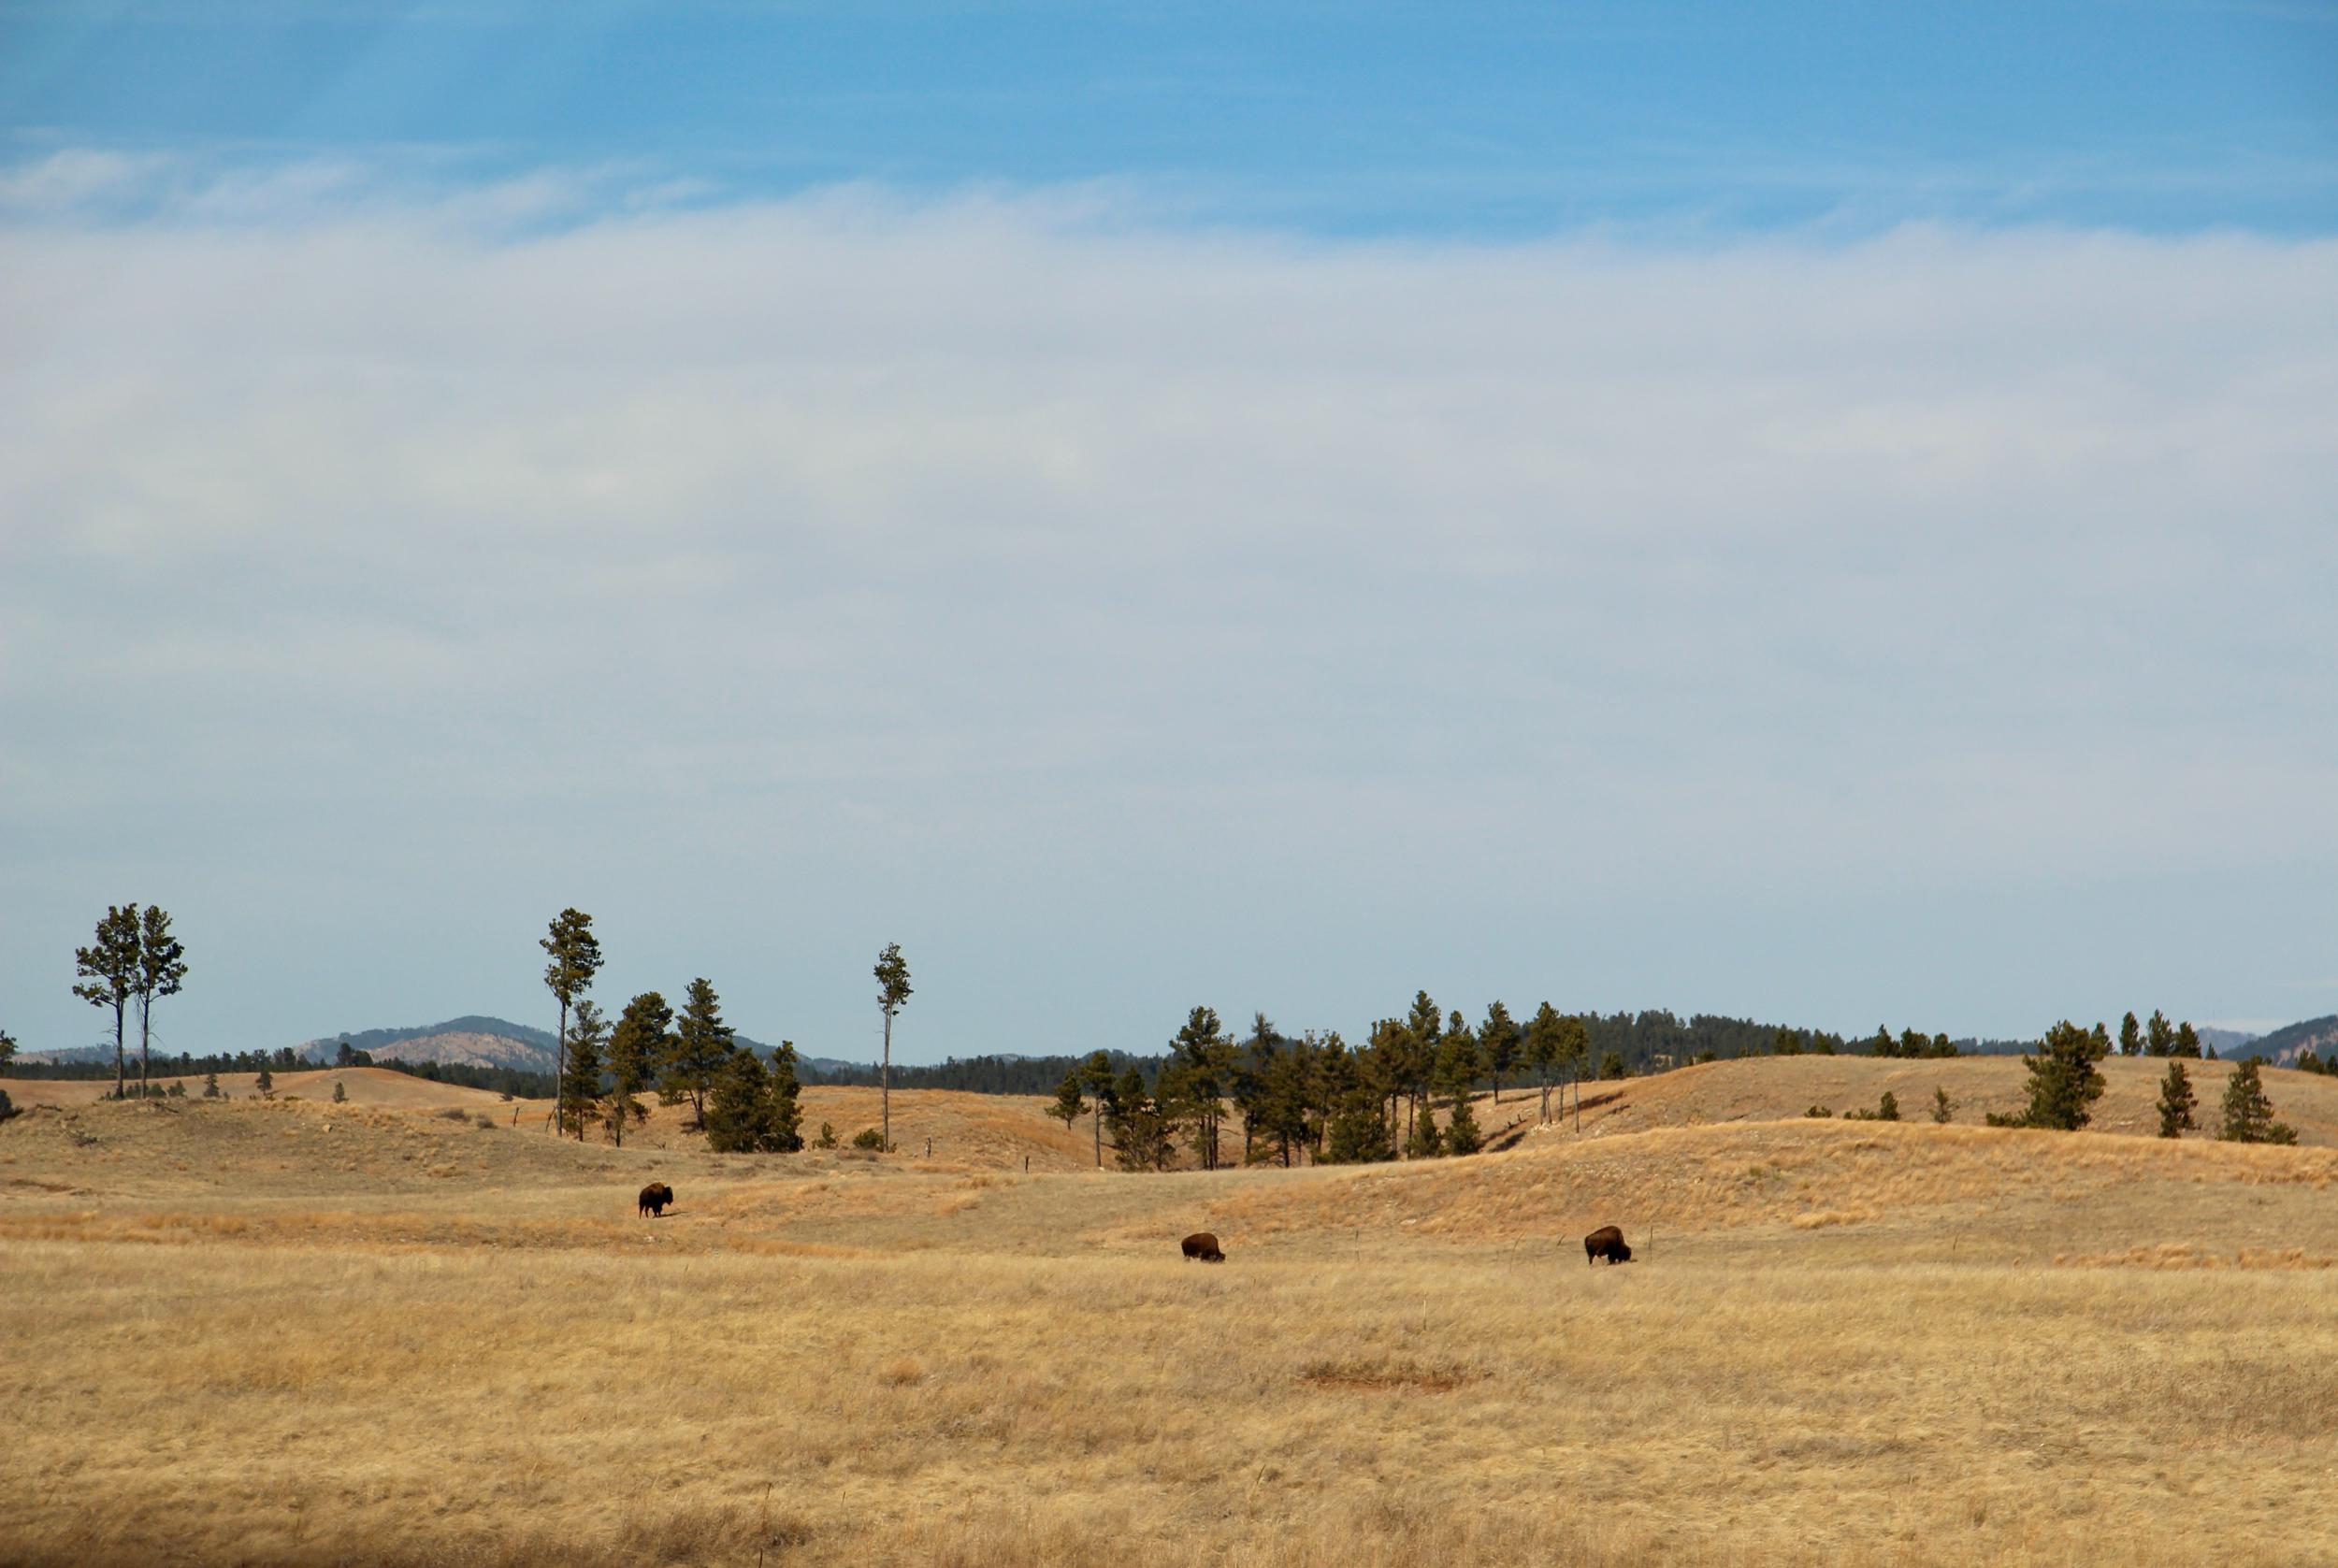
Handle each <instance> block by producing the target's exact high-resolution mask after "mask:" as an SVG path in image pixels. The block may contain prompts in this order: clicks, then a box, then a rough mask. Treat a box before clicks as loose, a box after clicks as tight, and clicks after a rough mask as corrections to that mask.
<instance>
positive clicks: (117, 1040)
mask: <svg viewBox="0 0 2338 1568" xmlns="http://www.w3.org/2000/svg"><path fill="white" fill-rule="evenodd" d="M138 957H139V943H138V906H137V905H136V904H108V906H107V908H106V913H105V914H104V916H103V917H101V918H100V919H99V920H98V922H97V933H96V939H95V940H94V942H91V944H90V945H89V946H87V947H78V948H75V949H74V952H73V966H74V973H75V974H77V975H79V977H80V978H79V980H78V981H77V982H76V983H75V985H74V987H73V994H74V995H75V996H77V997H79V998H80V999H81V1000H83V1001H86V1002H88V1003H89V1004H90V1005H91V1006H92V1007H96V1008H111V1009H112V1010H113V1015H114V1094H115V1095H116V1096H117V1097H119V1096H120V1095H121V1094H122V1091H123V1083H124V1077H125V1075H124V1073H123V1057H122V1052H123V1043H122V1042H123V1010H124V1009H126V1008H127V1007H128V1006H129V1004H130V999H131V998H132V997H134V996H136V995H137V986H138Z"/></svg>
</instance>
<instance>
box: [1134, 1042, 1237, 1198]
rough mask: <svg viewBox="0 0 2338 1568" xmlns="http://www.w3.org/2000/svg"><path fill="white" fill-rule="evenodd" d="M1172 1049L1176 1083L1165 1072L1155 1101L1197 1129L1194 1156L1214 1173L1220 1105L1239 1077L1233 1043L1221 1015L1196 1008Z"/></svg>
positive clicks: (1158, 1085)
mask: <svg viewBox="0 0 2338 1568" xmlns="http://www.w3.org/2000/svg"><path fill="white" fill-rule="evenodd" d="M1169 1048H1170V1051H1171V1053H1172V1056H1171V1059H1170V1063H1169V1065H1170V1067H1172V1068H1175V1069H1176V1077H1175V1079H1174V1081H1172V1080H1171V1079H1170V1078H1169V1074H1168V1071H1167V1070H1166V1069H1164V1070H1163V1073H1162V1078H1163V1082H1162V1084H1157V1085H1155V1086H1154V1092H1155V1095H1156V1096H1157V1097H1158V1098H1159V1099H1160V1100H1162V1102H1163V1104H1162V1108H1163V1110H1164V1112H1167V1113H1168V1114H1169V1115H1170V1116H1171V1119H1173V1120H1181V1121H1184V1122H1186V1123H1187V1124H1188V1125H1190V1126H1191V1129H1192V1140H1193V1152H1194V1153H1195V1154H1196V1155H1198V1156H1199V1157H1200V1158H1201V1161H1202V1169H1203V1170H1205V1171H1215V1170H1217V1169H1218V1155H1219V1138H1218V1133H1219V1122H1220V1117H1221V1115H1222V1110H1221V1105H1220V1102H1221V1101H1222V1100H1224V1098H1225V1094H1226V1090H1227V1088H1228V1086H1229V1085H1230V1082H1231V1080H1232V1079H1233V1076H1234V1042H1233V1041H1231V1040H1229V1039H1227V1038H1226V1033H1225V1029H1223V1027H1222V1026H1221V1025H1220V1023H1219V1021H1218V1014H1217V1010H1216V1009H1214V1008H1208V1007H1196V1008H1194V1009H1193V1010H1192V1012H1191V1013H1190V1014H1187V1015H1186V1020H1185V1026H1184V1027H1183V1028H1182V1029H1178V1030H1177V1032H1176V1035H1174V1036H1173V1037H1171V1039H1170V1042H1169Z"/></svg>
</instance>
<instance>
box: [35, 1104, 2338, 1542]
mask: <svg viewBox="0 0 2338 1568" xmlns="http://www.w3.org/2000/svg"><path fill="white" fill-rule="evenodd" d="M219 1109H220V1108H216V1107H215V1108H212V1111H211V1112H207V1113H203V1114H200V1115H190V1116H187V1117H182V1118H180V1120H179V1121H178V1122H177V1123H176V1124H173V1125H168V1126H166V1119H165V1118H160V1117H153V1116H152V1115H149V1116H148V1119H147V1120H145V1121H143V1122H133V1121H130V1120H128V1118H131V1117H136V1116H138V1115H144V1114H146V1113H144V1112H143V1108H140V1107H137V1106H105V1107H94V1108H91V1109H90V1110H88V1111H86V1112H79V1113H72V1115H76V1116H78V1117H79V1122H78V1123H77V1124H76V1125H77V1126H78V1127H79V1129H81V1130H80V1136H82V1137H89V1138H92V1139H94V1142H92V1143H90V1144H79V1143H77V1142H75V1141H74V1140H73V1139H72V1138H71V1137H62V1138H60V1137H59V1136H58V1134H59V1131H60V1129H62V1128H63V1126H64V1118H65V1115H67V1114H66V1113H58V1112H50V1113H44V1114H42V1115H41V1116H39V1117H37V1118H23V1119H21V1120H20V1122H19V1123H12V1124H8V1126H7V1127H6V1128H0V1177H5V1178H6V1180H5V1182H0V1408H5V1409H7V1411H8V1412H9V1441H8V1442H7V1444H5V1445H0V1488H5V1495H6V1496H7V1497H8V1498H9V1499H10V1500H11V1501H10V1507H9V1510H8V1518H7V1529H6V1531H5V1532H0V1561H9V1562H25V1563H39V1564H51V1563H68V1562H70V1563H96V1564H107V1563H113V1562H191V1563H214V1562H241V1563H253V1564H277V1563H282V1564H325V1563H373V1562H387V1563H404V1562H412V1563H425V1562H428V1563H440V1562H456V1563H478V1564H507V1563H508V1564H535V1563H546V1564H549V1563H556V1562H561V1563H565V1562H583V1563H618V1562H624V1563H642V1562H665V1563H675V1564H700V1563H704V1564H716V1563H749V1562H757V1563H785V1562H790V1561H796V1562H804V1563H812V1562H830V1561H859V1562H869V1563H875V1564H890V1563H905V1564H906V1563H917V1564H964V1565H967V1568H973V1565H975V1564H1006V1565H1015V1564H1028V1565H1031V1568H1043V1565H1046V1568H1052V1565H1085V1564H1104V1563H1110V1564H1112V1565H1113V1568H1130V1565H1133V1564H1149V1563H1163V1564H1167V1563H1221V1564H1229V1565H1231V1564H1253V1563H1256V1564H1267V1565H1275V1568H1315V1565H1319V1564H1320V1565H1323V1568H1331V1565H1333V1564H1340V1565H1348V1564H1367V1565H1370V1564H1378V1565H1385V1568H1409V1565H1412V1564H1422V1565H1426V1564H1428V1563H1431V1562H1437V1563H1450V1562H1457V1561H1458V1562H1502V1563H1510V1562H1535V1563H1551V1564H1617V1565H1621V1564H1627V1563H1635V1564H1636V1563H1695V1564H1704V1563H1711V1564H1738V1565H1747V1568H1754V1565H1762V1564H1772V1563H1806V1562H1807V1563H1818V1562H1828V1563H1836V1562H1846V1563H1853V1564H1879V1565H1880V1564H1930V1563H1943V1564H1944V1563H1973V1562H1978V1563H2002V1564H2012V1563H2057V1564H2058V1563H2078V1562H2087V1563H2093V1562H2121V1563H2125V1562H2140V1563H2147V1564H2149V1563H2169V1564H2172V1563H2193V1562H2209V1561H2215V1562H2220V1563H2240V1564H2274V1563H2285V1564H2286V1563H2297V1562H2312V1561H2338V1496H2333V1495H2332V1493H2331V1489H2330V1488H2329V1486H2328V1478H2329V1476H2330V1475H2331V1474H2332V1471H2333V1468H2334V1467H2338V1267H2331V1266H2328V1265H2330V1264H2331V1263H2332V1262H2333V1260H2338V1194H2333V1193H2331V1191H2330V1190H2329V1187H2330V1184H2331V1180H2332V1177H2333V1172H2334V1170H2338V1155H2334V1154H2332V1153H2331V1152H2330V1151H2326V1150H2266V1149H2232V1148H2220V1147H2215V1146H2213V1145H2199V1144H2182V1145H2169V1144H2157V1143H2154V1142H2150V1141H2144V1140H2130V1139H2122V1138H2107V1137H2105V1138H2096V1137H2093V1136H2091V1135H2078V1136H2055V1135H2047V1134H2028V1133H2010V1132H2001V1131H1993V1130H1986V1129H1958V1128H1948V1129H1936V1128H1930V1127H1899V1128H1894V1127H1888V1126H1886V1127H1880V1128H1879V1127H1872V1126H1868V1125H1857V1126H1853V1127H1845V1126H1843V1125H1842V1124H1840V1123H1823V1122H1815V1123H1800V1124H1793V1123H1772V1124H1763V1125H1745V1126H1733V1127H1723V1128H1684V1129H1671V1130H1667V1131H1663V1132H1657V1133H1652V1134H1641V1135H1622V1134H1619V1135H1615V1136H1610V1137H1607V1138H1601V1139H1586V1140H1584V1141H1583V1142H1582V1143H1580V1144H1562V1143H1560V1142H1558V1141H1556V1140H1553V1139H1539V1138H1538V1139H1537V1140H1534V1141H1531V1142H1530V1144H1529V1145H1528V1146H1527V1147H1525V1148H1523V1149H1522V1150H1520V1151H1519V1152H1516V1153H1514V1154H1509V1155H1504V1156H1495V1157H1487V1158H1480V1159H1477V1160H1470V1161H1456V1162H1451V1163H1443V1164H1436V1165H1424V1166H1422V1167H1420V1168H1416V1169H1411V1170H1394V1171H1391V1170H1386V1169H1382V1170H1375V1171H1368V1172H1349V1171H1329V1170H1327V1171H1322V1172H1312V1171H1299V1172H1280V1171H1273V1172H1236V1173H1231V1174H1228V1173H1220V1174H1217V1175H1201V1174H1172V1175H1168V1176H1161V1177H1121V1176H1116V1175H1095V1174H1048V1175H1039V1174H1034V1175H1032V1176H1029V1177H1025V1176H1023V1175H1022V1174H1021V1173H1020V1172H967V1171H963V1170H951V1169H945V1168H939V1167H927V1168H923V1169H919V1168H916V1165H915V1162H908V1161H901V1160H894V1161H886V1162H882V1163H878V1162H873V1161H865V1160H863V1161H847V1160H842V1159H839V1158H835V1157H814V1156H804V1157H791V1158H775V1159H766V1160H753V1159H746V1158H724V1157H708V1156H704V1155H695V1156H683V1155H678V1154H676V1153H673V1152H671V1151H666V1152H643V1153H639V1154H636V1153H635V1152H633V1151H628V1153H627V1158H624V1159H622V1160H619V1159H616V1158H614V1156H613V1151H605V1150H598V1149H593V1148H589V1147H588V1148H587V1149H585V1150H582V1151H580V1150H578V1149H577V1147H576V1145H574V1144H565V1145H564V1144H557V1143H556V1142H555V1141H554V1140H551V1139H538V1138H527V1137H525V1136H524V1135H515V1134H512V1133H510V1132H508V1131H487V1130H484V1129H478V1130H476V1131H473V1132H468V1133H464V1134H462V1135H463V1136H469V1137H475V1138H477V1139H479V1140H482V1141H484V1142H485V1144H487V1146H488V1147H489V1148H491V1149H493V1150H496V1151H497V1153H496V1155H495V1157H494V1158H495V1160H496V1161H498V1163H496V1164H495V1169H494V1170H493V1172H492V1173H491V1175H489V1176H482V1175H480V1174H478V1173H477V1172H476V1171H475V1170H470V1169H468V1168H467V1169H466V1171H465V1172H462V1173H458V1174H457V1175H455V1176H451V1177H445V1178H432V1177H429V1176H427V1175H423V1174H414V1173H408V1172H406V1171H405V1168H406V1167H408V1166H410V1165H411V1164H412V1163H413V1162H411V1161H409V1160H407V1159H405V1158H401V1156H402V1155H403V1154H405V1153H409V1152H411V1149H410V1148H409V1147H408V1144H410V1143H411V1141H412V1140H415V1139H418V1138H429V1137H432V1136H444V1137H447V1138H449V1139H450V1140H451V1139H453V1138H454V1136H455V1133H454V1132H453V1131H450V1132H449V1133H447V1134H444V1135H440V1134H437V1133H435V1132H434V1131H433V1130H432V1129H427V1128H410V1127H409V1126H407V1125H405V1122H406V1118H401V1117H397V1116H392V1115H388V1114H386V1113H382V1114H377V1116H376V1119H372V1120H362V1121H361V1122H360V1123H359V1125H357V1126H353V1127H351V1128H349V1129H346V1130H345V1132H344V1131H336V1133H335V1134H334V1135H333V1136H334V1137H335V1138H340V1137H343V1136H347V1137H349V1138H351V1139H353V1140H356V1139H360V1138H362V1139H363V1140H364V1141H365V1142H364V1144H363V1150H364V1152H361V1153H360V1154H359V1156H358V1158H359V1160H360V1163H361V1164H362V1163H364V1162H366V1161H373V1160H379V1161H385V1162H387V1163H388V1164H390V1165H395V1166H397V1167H399V1168H400V1170H399V1172H398V1173H397V1174H395V1175H388V1174H385V1175H384V1176H382V1178H381V1180H382V1182H384V1183H385V1184H387V1185H385V1186H382V1187H367V1188H358V1189H352V1190H349V1191H346V1192H343V1193H340V1194H339V1195H334V1194H330V1193H326V1194H322V1195H320V1194H317V1193H310V1194H306V1195H304V1194H303V1193H301V1192H300V1191H299V1190H298V1187H297V1183H296V1179H295V1178H296V1175H297V1172H290V1173H287V1172H273V1171H271V1172H267V1174H268V1175H269V1177H270V1182H269V1183H268V1185H267V1189H266V1190H265V1191H264V1192H260V1193H257V1194H244V1193H241V1192H238V1191H237V1190H236V1189H235V1184H234V1182H233V1180H232V1179H231V1180H230V1181H229V1182H228V1183H227V1184H226V1186H225V1187H224V1188H209V1187H207V1188H205V1189H203V1190H200V1191H197V1190H195V1189H193V1188H190V1189H189V1190H188V1191H186V1192H183V1193H182V1192H174V1191H172V1190H171V1189H169V1187H167V1185H166V1181H165V1174H166V1173H167V1172H168V1166H167V1164H166V1163H165V1164H163V1165H161V1166H160V1167H159V1171H160V1172H162V1173H159V1174H158V1173H157V1172H156V1171H154V1170H150V1169H149V1168H148V1165H146V1164H140V1163H139V1162H138V1161H136V1160H133V1159H131V1158H128V1156H127V1154H126V1153H125V1146H126V1145H129V1144H133V1143H135V1142H136V1141H137V1138H139V1137H140V1136H145V1137H149V1138H153V1139H172V1138H195V1137H197V1136H209V1135H210V1134H211V1133H213V1132H222V1129H226V1128H228V1127H229V1126H230V1124H231V1123H233V1124H244V1123H248V1124H250V1125H249V1127H248V1128H243V1129H241V1130H245V1131H252V1132H255V1133H257V1134H260V1135H262V1136H260V1138H259V1139H258V1140H257V1141H256V1142H254V1143H253V1144H251V1145H250V1146H249V1147H247V1146H246V1144H245V1143H244V1142H242V1141H239V1140H238V1139H225V1141H224V1142H222V1143H221V1144H218V1145H217V1148H218V1149H219V1150H226V1151H228V1152H227V1153H218V1152H216V1151H215V1152H214V1158H217V1159H221V1160H225V1161H228V1162H229V1163H230V1165H231V1166H232V1164H233V1162H234V1161H237V1160H249V1159H257V1158H263V1156H265V1158H266V1159H267V1160H268V1161H269V1162H271V1163H273V1162H275V1161H276V1158H277V1157H276V1150H275V1147H274V1144H275V1143H281V1144H283V1145H285V1146H286V1147H289V1148H291V1149H293V1150H295V1151H296V1153H297V1151H301V1150H303V1149H306V1148H308V1147H310V1144H322V1143H324V1142H326V1140H322V1139H318V1138H316V1137H315V1136H314V1135H313V1134H311V1133H310V1131H309V1130H307V1122H308V1119H309V1118H310V1116H312V1115H316V1114H317V1113H316V1112H315V1111H314V1110H313V1108H297V1107H296V1108H294V1109H293V1110H291V1111H289V1112H288V1111H286V1110H284V1109H282V1108H281V1107H267V1106H262V1105H257V1104H249V1105H245V1104H239V1105H238V1106H236V1107H234V1108H233V1109H231V1110H227V1111H226V1112H225V1113H224V1116H223V1117H220V1118H219V1119H217V1120H214V1121H209V1122H207V1121H206V1120H205V1117H207V1116H210V1115H214V1114H215V1113H217V1112H218V1111H219ZM344 1119H345V1120H346V1119H347V1118H346V1117H344ZM28 1120H29V1121H37V1122H38V1123H39V1124H40V1125H38V1126H36V1127H34V1128H30V1129H27V1128H25V1127H24V1126H23V1125H22V1124H23V1121H28ZM448 1125H449V1127H450V1129H452V1128H453V1124H452V1123H449V1124H448ZM287 1129H289V1134H288V1131H287ZM222 1136H223V1137H224V1132H222ZM516 1143H525V1144H527V1145H529V1146H528V1147H527V1148H517V1147H508V1148H507V1147H505V1145H506V1144H516ZM109 1155H110V1156H112V1157H113V1158H115V1159H116V1160H118V1161H119V1163H116V1164H108V1163H106V1162H105V1158H104V1157H107V1156H109ZM168 1158H177V1157H176V1156H171V1157H168ZM336 1158H344V1157H343V1156H342V1155H341V1154H340V1153H339V1151H336ZM76 1160H78V1161H80V1162H81V1163H80V1164H79V1165H73V1164H70V1163H69V1162H72V1161H76ZM652 1161H656V1162H658V1164H657V1168H658V1169H659V1170H660V1171H661V1172H662V1173H664V1174H666V1175H667V1176H668V1177H669V1179H671V1181H672V1182H673V1184H674V1185H675V1187H676V1188H677V1191H678V1192H679V1194H680V1197H681V1201H682V1206H681V1209H680V1212H679V1213H678V1214H676V1215H675V1216H671V1218H670V1219H669V1220H667V1221H664V1222H646V1221H636V1220H634V1219H632V1218H631V1217H630V1198H631V1188H632V1187H633V1186H634V1185H636V1184H637V1182H638V1179H639V1177H640V1172H641V1171H642V1169H646V1168H649V1167H650V1163H651V1162H652ZM8 1162H12V1163H8ZM150 1163H151V1162H150ZM115 1172H126V1173H127V1179H123V1180H120V1181H117V1180H116V1177H115V1174H114V1173H115ZM228 1173H229V1175H230V1176H231V1177H232V1175H233V1170H232V1169H230V1170H229V1172H228ZM491 1183H492V1185H490V1184H491ZM58 1187H62V1188H64V1190H55V1188H58ZM1635 1204H1637V1205H1638V1208H1637V1210H1635V1209H1633V1208H1632V1205H1635ZM1811 1216H1831V1217H1826V1218H1823V1219H1820V1220H1817V1221H1816V1222H1807V1221H1811ZM1607 1218H1617V1219H1620V1220H1622V1222H1623V1223H1624V1224H1625V1226H1626V1229H1627V1230H1629V1231H1630V1232H1631V1234H1632V1235H1633V1238H1634V1241H1635V1243H1636V1244H1644V1243H1645V1242H1646V1241H1648V1240H1650V1239H1653V1241H1654V1245H1653V1247H1652V1248H1650V1249H1647V1250H1648V1256H1647V1257H1646V1259H1645V1260H1644V1261H1643V1262H1640V1263H1638V1264H1635V1265H1632V1266H1629V1267H1624V1268H1587V1267H1585V1266H1584V1265H1583V1263H1582V1261H1581V1259H1580V1244H1578V1242H1577V1238H1579V1237H1580V1235H1581V1233H1582V1232H1583V1231H1584V1230H1588V1229H1590V1228H1591V1226H1592V1225H1594V1224H1596V1223H1598V1222H1600V1221H1601V1220H1603V1219H1607ZM1407 1221H1410V1223H1407ZM1806 1222H1807V1223H1806ZM1651 1224H1653V1225H1654V1226H1655V1227H1656V1228H1657V1229H1656V1231H1655V1234H1654V1236H1653V1238H1651V1237H1650V1236H1649V1227H1650V1226H1651ZM1197 1225H1206V1226H1208V1227H1210V1228H1212V1229H1216V1230H1218V1231H1219V1232H1220V1235H1222V1236H1223V1237H1225V1239H1226V1242H1227V1246H1228V1251H1229V1253H1230V1255H1231V1260H1230V1261H1229V1262H1228V1263H1226V1264H1225V1265H1223V1266H1220V1267H1207V1266H1202V1265H1189V1264H1185V1263H1183V1262H1181V1261H1180V1260H1178V1259H1176V1254H1175V1238H1176V1236H1177V1235H1178V1234H1179V1233H1181V1231H1182V1230H1188V1229H1192V1228H1194V1227H1195V1226H1197Z"/></svg>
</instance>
